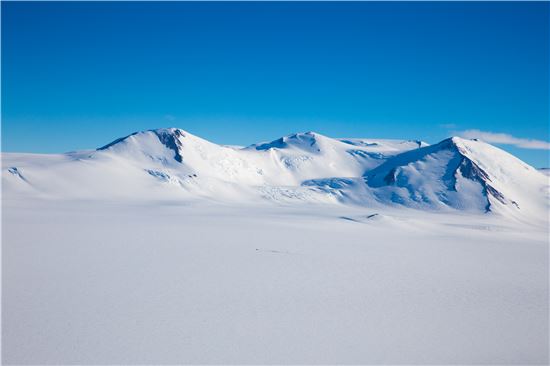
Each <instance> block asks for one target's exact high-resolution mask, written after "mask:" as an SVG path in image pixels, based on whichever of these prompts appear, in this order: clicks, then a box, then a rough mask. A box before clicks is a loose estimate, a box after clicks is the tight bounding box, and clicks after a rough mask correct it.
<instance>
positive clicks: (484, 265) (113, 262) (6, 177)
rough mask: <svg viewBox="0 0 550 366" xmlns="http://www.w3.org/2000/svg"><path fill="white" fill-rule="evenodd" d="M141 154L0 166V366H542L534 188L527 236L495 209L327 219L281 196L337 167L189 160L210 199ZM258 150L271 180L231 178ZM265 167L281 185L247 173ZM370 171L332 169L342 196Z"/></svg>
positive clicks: (352, 206) (353, 207) (373, 211)
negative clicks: (340, 179)
mask: <svg viewBox="0 0 550 366" xmlns="http://www.w3.org/2000/svg"><path fill="white" fill-rule="evenodd" d="M149 137H151V136H147V140H148V141H149V142H150V143H151V145H149V146H145V145H143V142H140V144H138V145H139V146H140V149H139V154H138V153H137V152H136V151H137V150H136V149H135V148H137V146H138V145H133V146H130V147H131V149H129V148H128V146H127V147H125V148H124V149H122V150H120V151H118V152H116V153H113V152H109V155H103V156H102V155H101V154H98V156H97V157H96V158H93V159H91V160H88V159H87V158H86V157H87V156H90V155H94V154H96V153H95V152H82V153H71V154H68V155H58V156H39V155H28V154H3V156H2V160H3V167H2V174H3V176H2V183H3V195H2V287H3V288H2V290H3V294H2V296H3V297H2V328H3V329H2V361H3V363H4V364H189V363H191V364H206V363H208V364H547V363H548V357H549V356H548V342H549V339H548V331H549V316H548V312H549V306H548V296H549V290H548V286H549V283H548V282H549V281H548V268H549V264H548V258H549V256H548V255H549V252H548V234H549V233H548V220H547V217H538V219H533V217H535V216H536V215H539V213H540V212H543V213H544V210H546V213H547V212H548V211H547V208H545V207H547V206H545V205H546V202H547V196H545V195H544V191H543V190H544V189H545V187H539V185H535V184H534V183H533V187H534V186H536V187H537V191H535V192H533V193H532V194H533V195H534V196H535V197H526V198H524V199H523V201H522V202H526V201H527V202H528V203H529V204H531V205H533V207H534V210H533V212H534V213H535V214H536V215H530V214H527V216H525V217H526V218H527V219H521V218H518V217H519V216H517V215H507V213H508V210H509V208H508V206H510V205H508V206H507V208H506V210H507V211H501V212H500V213H495V212H487V213H486V212H483V211H479V212H478V211H472V210H459V209H450V208H445V209H432V210H429V209H422V210H420V209H415V208H414V207H412V208H411V207H408V206H407V205H399V204H397V205H396V204H393V203H392V204H384V203H383V202H378V201H368V202H369V204H362V205H361V204H357V202H356V201H354V202H347V201H346V200H343V199H342V197H344V198H345V197H349V191H347V194H348V196H346V194H345V193H346V191H342V192H344V194H343V195H340V196H339V195H338V194H336V193H338V192H336V193H335V192H333V191H323V190H319V189H318V188H317V187H315V188H314V190H313V191H310V190H309V189H310V188H308V187H309V186H305V187H304V186H301V185H300V182H302V181H306V180H308V179H321V178H322V179H325V178H328V177H330V176H333V175H334V173H335V172H339V171H342V169H340V166H341V164H340V163H338V162H339V161H340V160H336V158H334V159H332V160H333V161H337V164H333V165H330V164H324V165H323V164H321V163H320V162H314V164H313V165H312V166H310V167H305V168H304V169H297V168H296V167H297V164H303V161H309V160H308V158H304V159H297V160H296V159H290V160H288V159H287V160H285V159H286V158H288V157H296V156H313V158H312V159H313V160H314V159H315V156H316V155H315V154H316V153H318V151H317V150H313V151H307V152H306V153H305V154H304V153H300V154H299V155H296V154H293V153H289V154H286V153H285V154H286V155H285V154H282V152H281V150H283V149H284V148H287V147H288V146H283V145H281V144H279V145H277V142H276V141H277V140H276V141H275V142H274V143H275V145H276V146H278V147H275V148H274V147H273V146H267V147H266V146H265V145H263V144H257V145H253V146H252V147H249V148H246V149H236V148H227V149H228V150H225V149H224V150H215V149H217V148H212V150H208V151H207V152H206V153H205V152H204V149H203V151H202V152H203V153H205V154H206V155H207V156H208V159H206V161H208V162H210V164H212V166H214V165H216V169H218V168H219V167H222V168H223V169H224V170H225V172H226V173H227V172H228V170H227V169H229V168H228V167H230V168H231V169H235V170H234V172H236V173H235V174H234V175H233V176H232V178H231V179H232V182H227V179H226V177H227V175H223V174H222V173H221V172H220V171H219V170H216V169H214V168H212V169H213V170H212V171H213V172H214V173H212V176H210V177H205V178H204V181H201V184H196V183H189V184H196V187H195V188H193V186H186V184H187V183H186V182H187V181H184V180H183V178H185V177H189V176H191V177H193V174H197V175H198V179H197V180H200V179H202V175H203V174H202V172H203V171H207V169H206V168H205V167H204V166H202V168H201V171H197V170H196V169H195V170H193V169H191V168H189V166H191V167H193V164H192V159H193V156H192V155H191V156H189V154H187V155H186V154H184V152H185V151H182V157H183V161H184V162H186V157H189V158H190V160H191V163H190V164H191V165H189V166H185V167H184V168H183V169H185V172H184V173H182V171H181V170H178V172H177V173H174V172H175V171H176V170H177V169H180V168H179V165H177V164H176V163H173V162H172V161H164V160H162V159H168V158H174V155H173V153H170V151H168V152H167V151H164V150H162V151H160V150H159V147H158V146H157V145H156V141H155V140H154V139H153V140H149ZM305 137H306V138H309V137H311V136H305ZM301 138H303V135H302V136H301ZM320 140H321V141H325V140H323V138H321V139H320ZM287 141H288V140H287ZM290 141H291V143H294V142H295V139H290ZM316 141H319V139H317V140H316ZM357 141H359V140H355V142H354V143H355V144H356V145H353V146H357V145H360V143H358V142H357ZM282 142H285V141H282ZM325 142H327V143H330V144H332V142H330V141H328V140H327V141H325ZM350 142H351V140H350ZM285 143H287V142H285ZM201 144H202V143H201ZM346 144H348V145H349V143H346ZM390 144H391V146H397V145H395V142H391V143H390ZM415 144H416V143H413V144H412V145H411V146H410V147H409V149H412V148H418V147H423V146H414V145H415ZM420 145H422V144H420ZM144 146H145V147H144ZM201 146H204V145H201ZM259 146H261V148H260V149H257V147H259ZM305 146H310V147H312V145H311V141H310V140H307V142H306V145H305ZM332 146H333V145H331V148H330V151H331V154H332V153H334V154H335V155H334V156H337V155H338V154H337V153H338V151H336V152H334V151H335V150H334V149H332ZM335 146H336V148H335V149H337V148H338V147H339V146H343V145H339V144H336V145H335ZM380 146H381V145H377V146H376V148H380ZM118 148H119V147H117V149H118ZM263 148H267V149H268V150H269V149H270V148H271V149H272V150H271V151H270V152H269V151H268V152H267V153H266V154H271V155H268V156H269V159H273V156H276V157H277V158H276V159H274V161H275V162H274V163H273V165H271V166H268V165H266V164H264V163H262V164H263V165H261V166H254V167H253V168H251V165H250V162H251V161H254V160H247V161H246V162H245V164H244V168H243V169H244V171H245V173H241V171H242V170H239V169H241V168H238V169H237V168H235V165H234V164H237V165H238V166H243V165H239V164H241V163H242V161H241V162H240V163H239V160H238V159H235V158H236V157H241V156H243V155H242V154H249V153H250V154H252V153H254V154H256V153H257V152H258V151H259V152H262V151H266V150H262V149H263ZM273 149H275V150H273ZM299 149H300V150H301V151H304V145H303V144H301V145H299ZM354 149H355V148H354ZM243 150H244V151H243ZM320 150H322V149H320ZM358 150H360V149H358ZM100 151H103V150H100ZM143 151H147V152H151V151H154V152H156V153H159V151H160V153H159V154H156V155H155V154H153V155H151V154H150V156H153V157H152V158H151V157H149V158H146V159H145V160H143V159H142V157H141V155H142V154H141V153H142V152H143ZM216 151H218V153H220V151H221V154H222V155H223V156H221V157H220V155H217V156H218V158H219V159H218V160H217V161H218V162H219V161H224V160H223V159H226V158H227V157H228V156H229V159H228V160H225V162H224V164H223V165H219V164H217V163H216V160H215V159H213V158H212V154H213V153H214V152H216ZM231 151H237V153H233V152H231ZM241 151H243V152H241ZM385 151H386V154H388V152H387V149H386V150H385ZM283 152H284V151H283ZM367 152H368V153H369V154H371V155H370V157H373V156H374V157H375V158H376V155H372V154H373V152H372V151H367ZM218 153H216V154H218ZM398 153H400V151H396V152H395V154H398ZM233 154H236V155H235V156H233ZM276 154H280V155H276ZM138 155H139V156H138ZM363 155H365V156H367V154H366V153H365V154H363ZM136 156H137V158H136ZM159 156H160V157H161V158H160V160H159V159H158V158H159ZM199 156H200V155H197V156H196V159H197V160H196V161H199ZM254 156H256V155H254ZM338 156H340V155H338ZM445 156H446V158H447V155H445ZM128 157H130V158H128ZM348 158H351V159H355V157H354V156H352V155H351V154H346V159H348ZM136 159H137V160H136ZM147 159H149V160H147ZM220 159H221V160H220ZM253 159H260V158H253ZM262 159H263V158H262ZM430 159H431V158H430ZM378 160H380V159H378ZM398 160H399V159H398ZM451 160H452V159H451ZM145 161H153V162H155V164H156V162H157V161H161V165H162V166H163V167H164V168H163V169H159V168H158V166H156V165H155V166H152V165H151V164H150V163H147V164H145V165H144V162H145ZM256 161H259V160H256ZM346 161H347V160H346ZM426 161H427V162H429V161H430V160H426ZM426 161H423V162H422V163H418V162H414V164H412V165H407V167H406V168H404V170H403V171H404V172H409V171H410V169H411V168H410V167H414V168H415V169H417V168H418V167H421V168H425V166H426ZM285 162H291V164H290V165H289V166H287V165H285ZM440 162H441V160H437V164H438V166H439V165H440ZM381 163H383V161H380V163H379V164H381ZM197 164H198V163H197ZM201 164H202V163H201ZM229 164H233V165H229ZM281 164H282V167H283V168H284V169H288V170H289V171H288V172H287V171H284V172H285V174H288V175H287V176H286V177H287V179H285V177H284V176H282V175H281V174H282V173H281V174H279V173H277V174H273V175H270V174H266V173H265V172H266V169H273V170H274V171H275V170H276V169H282V168H281ZM306 164H309V163H306ZM315 164H318V165H315ZM369 164H372V165H369ZM484 164H488V163H487V162H480V165H481V166H486V165H484ZM518 164H519V163H518ZM258 165H260V163H258ZM194 166H196V164H195V165H194ZM266 166H267V167H268V168H266ZM518 166H519V165H518ZM75 167H78V168H75ZM375 167H376V164H374V163H373V160H364V161H362V160H349V162H346V163H345V169H344V170H345V172H346V173H347V174H346V175H350V174H352V173H353V174H354V176H355V178H356V177H357V176H361V174H363V172H364V171H365V170H368V169H371V168H375ZM12 168H17V169H16V170H13V169H12ZM257 168H263V169H264V170H263V174H258V171H257ZM497 168H498V169H497V170H498V171H504V172H507V170H506V169H505V168H504V167H502V169H501V167H500V166H498V167H497ZM528 168H530V167H528ZM528 168H525V167H521V169H523V170H525V171H526V172H527V173H525V175H527V176H529V175H530V174H531V175H532V176H533V177H534V178H533V179H532V181H536V182H539V180H540V178H539V177H538V176H537V175H536V174H540V173H537V172H535V173H536V174H535V173H533V172H532V171H531V170H530V169H532V168H530V169H528ZM9 169H12V170H11V171H9ZM407 169H408V170H407ZM146 170H154V171H155V172H161V173H163V174H166V175H168V176H169V177H171V178H173V177H177V178H175V179H177V181H170V178H167V177H166V176H163V175H160V176H159V175H154V174H151V173H148V172H147V171H146ZM229 171H231V170H229ZM319 171H320V172H321V173H319V176H315V172H319ZM77 172H78V174H77ZM121 172H123V173H121ZM296 172H297V173H296ZM216 174H219V175H217V176H215V175H216ZM540 176H541V177H544V176H543V175H542V174H540ZM91 177H95V178H93V179H92V178H91ZM113 177H114V178H113ZM289 177H291V178H292V179H295V180H292V182H293V184H292V185H289V186H281V185H280V184H279V183H282V182H286V181H288V180H289V179H290V178H289ZM490 177H491V178H492V179H493V180H495V179H494V176H493V175H490ZM355 178H354V179H355ZM512 178H514V179H511V178H510V177H508V176H507V177H505V181H514V180H515V179H516V178H517V179H520V178H521V177H512ZM219 179H225V180H226V181H225V183H226V184H224V185H220V184H218V183H217V182H218V180H219ZM251 179H255V181H254V188H251V187H245V188H243V187H242V181H246V182H250V181H251ZM278 179H280V180H281V181H280V182H279V181H277V180H278ZM544 179H546V177H544ZM544 179H543V180H540V181H541V182H543V183H544ZM190 181H191V182H194V178H190ZM182 182H183V184H182ZM239 182H240V183H241V184H240V185H239V184H238V183H239ZM295 182H297V183H295ZM499 182H501V180H499ZM545 182H546V184H547V182H548V180H547V179H546V180H545ZM422 184H424V182H422ZM537 184H538V183H537ZM352 186H353V185H352ZM189 187H191V188H189ZM205 187H206V188H205ZM258 187H260V188H258ZM338 187H339V186H338ZM349 187H350V186H348V187H347V188H346V189H348V190H349V189H350V188H349ZM258 189H259V190H258ZM385 189H387V188H385ZM445 189H446V188H445ZM546 189H547V187H546ZM285 190H286V191H285ZM282 191H285V192H287V193H284V194H282V193H281V192H282ZM212 192H214V193H216V194H219V195H218V196H217V197H218V198H219V197H221V198H219V199H213V198H212ZM258 192H260V194H258ZM265 192H271V195H269V194H266V193H265ZM288 192H290V193H288ZM297 192H298V193H297ZM365 192H366V191H365ZM430 192H431V191H430ZM506 192H507V193H508V191H506ZM546 192H547V191H546ZM510 194H513V192H512V193H510ZM234 195H237V197H238V198H239V199H233V200H231V199H227V197H232V196H234ZM523 196H528V194H526V193H523V194H522V195H520V198H523ZM243 197H247V198H249V199H246V200H245V199H243ZM251 197H254V199H252V198H251ZM281 197H283V198H284V199H281ZM369 197H370V196H369ZM485 198H486V197H485ZM485 198H483V199H485ZM531 198H532V199H531ZM369 199H370V198H369ZM537 199H538V201H539V202H542V204H541V205H540V206H536V203H531V201H532V202H536V201H537ZM522 202H520V205H522ZM472 207H475V205H474V206H472ZM521 207H522V208H523V207H524V206H521ZM525 207H529V206H525ZM541 207H542V208H541ZM541 210H542V211H541ZM514 212H515V211H514ZM539 216H540V215H539Z"/></svg>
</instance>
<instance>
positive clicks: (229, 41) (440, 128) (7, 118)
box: [1, 1, 550, 167]
mask: <svg viewBox="0 0 550 366" xmlns="http://www.w3.org/2000/svg"><path fill="white" fill-rule="evenodd" d="M549 5H550V4H549V3H548V2H537V3H519V2H518V3H511V2H505V3H481V2H467V3H460V2H443V3H435V2H424V3H398V2H387V3H374V2H369V3H360V2H351V3H312V2H309V3H288V2H279V3H214V2H209V3H189V2H165V3H148V2H136V3H113V2H111V3H107V2H94V3H85V2H78V3H68V2H58V3H43V2H39V3H30V2H5V1H3V2H2V3H1V6H2V151H18V152H64V151H70V150H75V149H85V148H95V147H98V146H101V145H104V144H106V143H108V142H109V141H111V140H113V139H115V138H116V137H120V136H123V135H127V134H129V133H131V132H134V131H137V130H144V129H151V128H157V127H169V126H174V127H180V128H183V129H185V130H187V131H189V132H191V133H193V134H195V135H199V136H201V137H203V138H206V139H208V140H211V141H214V142H217V143H224V144H241V145H247V144H250V143H254V142H258V141H264V140H272V139H275V138H277V137H280V136H282V135H286V134H289V133H292V132H299V131H310V130H313V131H317V132H319V133H322V134H325V135H328V136H332V137H373V138H406V139H409V138H414V139H422V140H425V141H428V142H430V143H434V142H438V141H439V140H441V139H443V138H445V137H448V136H449V135H451V134H458V133H462V131H464V130H470V129H477V130H481V131H486V132H493V133H506V134H509V135H511V137H512V136H513V137H518V138H529V139H537V140H542V141H548V140H549V86H548V84H549V80H550V75H549V62H550V61H549V43H550V40H549V16H550V14H549ZM499 146H500V147H503V148H505V149H506V150H508V151H511V152H512V153H514V154H515V155H517V156H519V157H520V158H522V159H524V160H525V161H527V162H528V163H530V164H533V165H534V166H537V167H542V166H549V163H548V159H549V155H548V150H545V149H523V148H518V147H514V146H512V145H499Z"/></svg>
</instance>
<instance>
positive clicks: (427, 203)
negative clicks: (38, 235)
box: [2, 128, 549, 216]
mask: <svg viewBox="0 0 550 366" xmlns="http://www.w3.org/2000/svg"><path fill="white" fill-rule="evenodd" d="M2 160H3V172H2V173H3V184H4V194H5V195H7V196H8V197H16V196H17V195H36V196H41V197H51V198H61V197H62V198H109V197H132V198H140V199H147V198H152V199H159V198H161V199H169V200H182V199H198V198H208V199H213V200H221V201H225V200H229V201H239V202H246V201H253V200H262V199H267V200H274V201H284V202H296V201H307V202H325V203H331V202H332V203H337V202H338V203H348V204H357V205H365V206H380V205H393V206H395V205H398V206H406V207H409V208H417V209H430V210H441V209H444V210H446V209H454V210H464V211H474V212H496V213H500V214H511V215H525V214H528V215H535V216H536V215H544V214H545V212H546V210H547V209H548V201H549V199H548V196H549V195H548V179H547V177H545V176H544V175H543V174H542V173H540V172H539V171H537V170H536V169H534V168H532V167H530V166H529V165H527V164H525V163H524V162H522V161H520V160H519V159H517V158H515V157H514V156H512V155H510V154H508V153H506V152H504V151H502V150H501V149H498V148H496V147H494V146H492V145H489V144H487V143H484V142H481V141H476V140H464V139H461V138H457V137H453V138H449V139H446V140H444V141H441V142H440V143H438V144H435V145H431V146H430V145H428V144H426V143H424V142H422V141H400V140H371V139H355V138H346V139H334V138H329V137H327V136H323V135H321V134H318V133H315V132H306V133H296V134H292V135H288V136H284V137H281V138H279V139H276V140H274V141H271V142H264V143H257V144H253V145H250V146H248V147H244V148H236V147H228V146H222V145H218V144H215V143H212V142H209V141H207V140H204V139H202V138H200V137H197V136H194V135H192V134H190V133H188V132H186V131H184V130H181V129H177V128H166V129H157V130H151V131H143V132H136V133H133V134H131V135H129V136H126V137H123V138H119V139H116V140H114V141H113V142H111V143H109V144H107V145H105V146H103V147H100V148H98V149H97V150H92V151H80V152H71V153H66V154H60V155H40V154H16V153H4V154H2Z"/></svg>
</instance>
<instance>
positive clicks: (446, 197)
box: [365, 137, 548, 216]
mask: <svg viewBox="0 0 550 366" xmlns="http://www.w3.org/2000/svg"><path fill="white" fill-rule="evenodd" d="M365 181H366V183H367V185H368V186H369V187H371V188H372V189H373V192H374V194H375V196H376V197H377V199H378V200H380V201H384V202H394V203H399V204H403V205H406V206H410V207H419V208H420V207H432V208H438V207H440V206H449V207H452V208H456V209H460V210H471V211H487V212H489V211H491V212H499V213H508V214H518V213H519V212H520V211H521V212H522V211H525V212H526V213H529V214H532V215H539V216H544V214H545V212H546V210H547V207H548V189H547V188H548V186H547V183H548V182H547V179H546V178H545V177H544V176H543V175H542V174H540V172H538V171H537V170H536V169H534V168H533V167H531V166H529V165H527V164H525V163H524V162H522V161H520V160H519V159H517V158H515V157H514V156H512V155H510V154H508V153H507V152H505V151H503V150H501V149H498V148H496V147H494V146H492V145H489V144H487V143H484V142H481V141H477V140H465V139H461V138H458V137H453V138H449V139H446V140H444V141H442V142H440V143H438V144H436V145H432V146H428V147H424V148H421V149H418V150H415V151H409V152H406V153H402V154H399V155H397V156H395V157H393V158H391V159H389V160H387V161H386V162H385V163H384V164H382V165H380V166H378V167H377V168H375V169H373V170H370V171H368V172H367V173H366V174H365Z"/></svg>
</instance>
